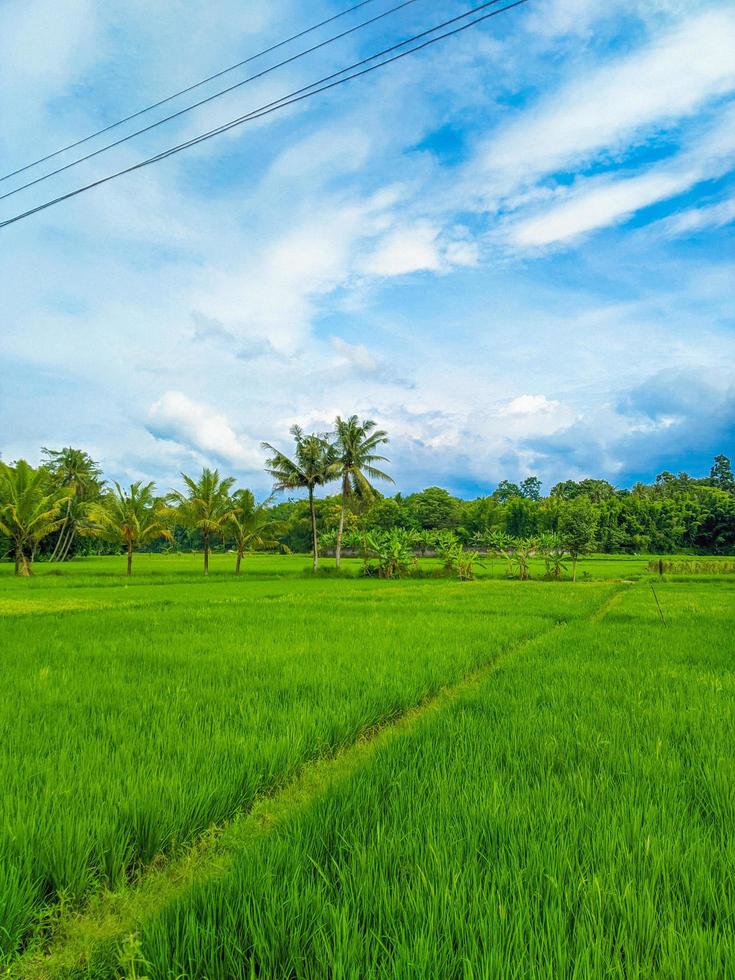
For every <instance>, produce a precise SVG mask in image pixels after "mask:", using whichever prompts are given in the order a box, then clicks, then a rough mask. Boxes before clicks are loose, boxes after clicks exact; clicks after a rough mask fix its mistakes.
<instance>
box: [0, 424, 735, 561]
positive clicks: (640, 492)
mask: <svg viewBox="0 0 735 980" xmlns="http://www.w3.org/2000/svg"><path fill="white" fill-rule="evenodd" d="M290 432H291V436H292V439H293V449H292V451H291V452H290V453H286V452H283V451H281V450H280V449H277V448H276V447H274V446H272V445H271V444H270V443H263V444H262V445H263V450H264V452H265V453H266V456H267V458H266V464H265V468H266V471H267V472H268V473H269V474H270V475H271V476H272V478H273V481H274V484H273V494H272V495H271V496H270V497H268V498H267V499H265V500H262V501H260V502H256V499H255V496H254V494H253V493H252V492H251V491H250V490H248V489H245V488H240V489H236V488H235V483H236V481H235V479H234V478H233V477H228V476H221V475H220V473H219V472H218V470H211V469H208V468H205V469H204V470H203V471H202V473H201V474H200V475H198V476H189V475H186V474H182V480H183V489H182V490H176V491H170V492H169V493H167V494H157V493H156V488H155V485H154V484H153V483H152V482H148V483H145V482H144V481H138V482H135V483H133V484H131V485H130V486H129V487H122V486H121V485H120V484H118V483H112V484H109V483H107V481H105V479H104V477H103V473H102V469H101V467H100V465H99V464H98V463H97V462H96V461H95V460H93V459H92V458H91V457H90V456H89V454H88V453H86V452H84V451H83V450H80V449H75V448H71V447H67V448H64V449H60V450H52V449H44V450H43V457H42V463H41V465H40V466H38V467H35V468H34V467H32V466H30V465H29V464H28V463H27V462H26V461H24V460H19V461H17V462H16V463H14V464H6V463H2V462H0V556H4V557H6V558H9V559H11V560H13V561H14V562H15V569H16V572H17V574H19V575H29V574H30V572H31V567H32V563H33V562H34V561H36V560H44V561H51V562H61V561H67V560H69V559H71V558H73V557H74V556H75V555H83V554H110V553H120V552H123V553H125V554H126V555H127V571H128V574H130V573H131V572H132V565H133V556H134V554H135V552H136V551H161V550H175V551H201V552H202V554H203V563H204V574H205V575H206V574H208V570H209V556H210V553H211V551H212V550H227V551H231V552H233V554H234V555H235V572H236V573H238V574H239V572H240V565H241V561H242V558H243V556H244V554H245V553H246V552H249V551H256V550H274V551H281V552H286V553H288V552H301V553H303V552H307V551H310V552H311V555H312V563H313V569H314V571H316V570H317V569H318V566H319V556H320V548H321V550H322V551H323V552H326V553H328V554H330V555H332V556H333V557H334V562H335V566H336V568H339V566H340V562H341V558H342V556H343V554H344V553H345V552H348V553H349V554H351V555H352V554H358V555H361V556H362V557H363V559H364V566H363V570H364V572H365V574H380V575H385V576H387V577H392V576H395V575H400V574H407V573H409V571H410V569H411V567H413V566H414V565H415V559H416V556H417V555H427V554H431V555H435V556H437V557H440V558H442V564H443V567H444V568H445V569H446V570H447V572H448V573H450V572H451V573H454V574H456V575H457V576H458V577H460V578H468V577H472V569H473V566H474V564H475V563H476V561H477V560H479V559H480V558H481V557H482V556H486V555H488V554H489V555H491V556H499V557H502V558H505V560H507V561H508V564H509V570H512V571H513V573H514V574H517V576H518V577H520V578H524V577H527V574H528V560H529V558H530V557H531V556H543V557H544V559H545V562H546V567H547V573H548V574H549V575H551V576H558V575H559V574H560V570H561V569H563V568H565V565H564V561H565V560H566V559H571V561H572V565H573V573H575V572H576V561H577V558H578V557H579V556H580V555H583V554H587V553H589V552H590V551H592V550H595V551H599V552H606V553H612V554H615V553H626V552H627V553H641V552H642V553H646V552H653V553H656V554H659V553H664V554H666V553H676V552H692V553H702V554H732V553H735V478H734V477H733V473H732V467H731V464H730V460H729V459H728V458H727V457H726V456H724V455H719V456H717V457H715V460H714V463H713V465H712V468H711V470H710V473H709V476H707V477H702V478H695V477H691V476H689V475H688V474H686V473H679V474H678V475H674V474H672V473H669V472H668V471H664V472H663V473H660V474H659V475H658V476H657V477H656V479H655V480H654V482H653V483H650V484H645V483H637V484H635V486H633V487H632V488H630V489H619V488H616V487H614V486H613V485H612V484H611V483H609V482H608V481H606V480H598V479H584V480H580V481H575V480H565V481H563V482H560V483H557V484H556V485H555V486H553V487H552V488H551V490H550V492H549V493H548V495H546V496H544V495H543V493H542V490H543V488H542V484H541V481H540V480H539V479H538V477H536V476H529V477H527V478H526V479H524V480H523V481H522V482H520V483H512V482H509V481H507V480H503V481H501V482H500V483H499V484H498V485H497V487H496V488H495V490H494V491H493V492H492V493H489V494H488V495H486V496H481V497H478V498H475V499H473V500H464V499H461V498H458V497H455V496H453V495H452V494H450V493H449V492H448V491H447V490H445V489H443V488H441V487H428V488H427V489H425V490H422V491H420V492H418V493H412V494H408V495H405V496H404V495H403V494H401V493H396V494H395V495H393V496H386V495H384V494H383V493H382V492H381V490H379V489H378V484H380V485H381V486H383V487H385V486H386V485H387V484H390V483H392V482H393V480H392V478H391V477H390V475H389V474H388V473H387V472H386V471H385V469H384V465H385V464H387V463H388V462H389V461H388V459H387V458H386V457H385V456H384V455H382V450H383V447H384V446H385V445H386V444H387V443H388V441H389V439H388V435H387V433H386V432H385V431H384V430H382V429H379V428H378V427H377V425H376V423H375V422H374V421H373V420H371V419H365V420H360V419H359V418H358V416H356V415H352V416H350V417H348V418H341V417H338V418H337V419H336V420H335V423H334V428H333V430H332V431H331V432H329V433H304V431H303V430H302V429H301V428H300V427H299V426H293V427H292V428H291V430H290ZM330 485H336V488H337V493H332V494H330V493H328V492H326V489H325V488H327V487H329V486H330ZM287 491H303V492H304V494H305V496H304V497H300V496H297V497H293V496H292V497H290V498H289V499H286V500H283V499H280V500H277V499H276V496H275V495H276V494H277V493H279V492H287ZM320 492H322V493H323V495H322V496H318V494H319V493H320Z"/></svg>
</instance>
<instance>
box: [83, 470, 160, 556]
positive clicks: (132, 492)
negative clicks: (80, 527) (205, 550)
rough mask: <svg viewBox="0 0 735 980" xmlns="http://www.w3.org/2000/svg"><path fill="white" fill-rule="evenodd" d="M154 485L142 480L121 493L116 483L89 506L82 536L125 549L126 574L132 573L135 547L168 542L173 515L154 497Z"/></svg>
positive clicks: (120, 488) (121, 490)
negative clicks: (157, 540) (97, 538)
mask: <svg viewBox="0 0 735 980" xmlns="http://www.w3.org/2000/svg"><path fill="white" fill-rule="evenodd" d="M153 487H154V484H153V483H146V484H144V483H143V481H142V480H139V481H138V482H137V483H133V484H131V486H130V489H129V490H123V489H122V487H121V486H120V484H119V483H116V484H115V489H114V491H111V492H110V493H108V494H107V495H106V496H105V497H104V498H103V499H102V500H99V501H97V502H96V503H93V504H91V505H90V507H89V510H88V514H87V519H88V526H87V528H85V530H84V531H83V533H84V534H93V535H95V537H100V538H104V539H105V540H107V541H114V542H115V543H117V544H121V545H123V546H124V548H125V550H126V552H127V556H128V571H127V573H128V575H132V573H133V552H134V551H135V549H136V548H139V547H140V546H141V545H143V544H146V543H147V542H148V541H153V540H154V539H155V538H166V540H168V541H170V540H171V538H172V537H173V535H172V534H171V528H170V526H169V525H170V521H171V517H172V516H173V512H172V511H171V510H170V508H167V507H165V506H164V505H163V504H162V502H161V501H160V500H156V499H155V497H154V496H153Z"/></svg>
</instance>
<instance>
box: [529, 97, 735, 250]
mask: <svg viewBox="0 0 735 980" xmlns="http://www.w3.org/2000/svg"><path fill="white" fill-rule="evenodd" d="M733 159H735V111H734V110H732V109H731V110H729V111H727V112H725V113H723V114H722V115H721V117H720V119H719V120H718V122H717V123H716V124H715V125H714V126H713V127H712V128H711V129H710V131H709V132H708V133H706V134H705V136H704V138H700V139H699V140H698V141H697V143H696V145H694V146H692V147H691V148H690V149H687V150H685V151H683V152H681V153H679V154H678V155H677V156H675V157H674V158H673V159H672V160H670V161H668V162H667V163H666V164H664V165H659V166H655V167H652V168H650V170H649V171H648V172H646V173H642V174H638V175H636V176H634V177H624V178H617V179H616V178H611V177H608V176H605V177H595V178H581V179H579V180H577V181H575V183H574V184H573V185H572V187H571V188H570V189H569V191H566V192H562V193H566V195H567V196H566V200H563V201H562V202H561V203H560V204H556V205H554V206H552V207H550V208H548V210H546V211H545V212H543V213H541V214H538V215H534V216H533V217H530V218H526V219H521V220H520V221H518V222H517V223H510V238H511V241H513V242H514V243H515V244H516V245H521V246H528V247H538V246H544V245H550V244H552V243H553V242H559V241H563V240H565V239H568V238H574V237H575V236H577V235H580V234H582V233H584V232H588V231H591V230H592V229H595V228H602V227H605V226H608V225H612V224H615V223H617V222H619V221H622V220H625V219H626V218H627V217H628V216H629V215H631V214H633V213H634V212H635V211H638V210H639V209H641V208H644V207H648V206H649V205H651V204H655V203H657V202H658V201H663V200H666V199H667V198H670V197H674V196H675V195H676V194H681V193H683V192H684V191H687V190H688V189H689V188H690V187H692V186H694V185H695V184H697V183H698V182H700V181H702V180H705V179H708V178H709V179H711V178H714V177H718V176H720V175H721V174H722V173H725V172H727V170H729V169H730V168H731V167H732V165H733ZM716 220H717V218H716V217H715V216H714V215H713V222H712V223H714V221H716ZM722 223H724V222H722Z"/></svg>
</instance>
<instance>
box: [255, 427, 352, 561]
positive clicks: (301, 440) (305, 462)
mask: <svg viewBox="0 0 735 980" xmlns="http://www.w3.org/2000/svg"><path fill="white" fill-rule="evenodd" d="M289 431H290V433H291V435H292V436H293V438H294V442H295V444H296V445H295V452H294V456H293V459H290V458H289V457H288V456H286V455H284V453H282V452H280V451H279V450H278V449H275V448H274V447H273V446H271V444H270V443H269V442H264V443H261V445H262V446H263V449H264V450H265V451H266V452H267V453H270V456H269V458H268V459H267V460H266V463H265V468H266V470H267V471H268V473H270V475H271V476H272V477H273V478H274V480H275V484H274V489H275V490H297V489H305V490H306V491H307V492H308V494H309V514H310V516H311V541H312V555H313V568H314V571H316V570H317V568H318V567H319V537H318V533H317V527H316V508H315V506H314V490H315V489H316V487H320V486H323V485H324V484H325V483H329V482H330V480H334V479H336V478H337V477H338V476H339V472H340V469H339V464H338V462H337V460H338V455H337V449H336V447H335V446H334V444H333V443H331V442H330V441H329V437H328V436H327V435H325V434H321V433H312V434H311V435H308V436H305V435H304V433H303V431H302V429H301V427H300V426H298V425H292V426H291V428H290V430H289Z"/></svg>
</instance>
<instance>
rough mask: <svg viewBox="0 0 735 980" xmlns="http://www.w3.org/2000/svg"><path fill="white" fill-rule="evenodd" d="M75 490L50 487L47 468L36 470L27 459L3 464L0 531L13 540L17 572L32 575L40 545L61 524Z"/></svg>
mask: <svg viewBox="0 0 735 980" xmlns="http://www.w3.org/2000/svg"><path fill="white" fill-rule="evenodd" d="M72 492H73V491H72V490H71V488H69V487H54V486H50V485H49V474H48V470H46V469H45V468H44V467H39V468H38V469H34V468H33V467H32V466H30V465H29V464H28V463H27V462H26V461H25V460H24V459H19V460H18V462H17V463H16V464H15V466H7V465H6V464H5V463H0V534H4V535H5V536H6V537H8V538H10V540H11V542H12V545H13V551H14V553H15V574H16V575H23V576H28V575H30V574H31V564H32V562H33V555H34V553H35V550H36V546H37V545H38V542H39V541H41V540H42V539H43V538H45V537H47V536H48V535H49V534H53V532H54V531H58V529H59V528H60V527H61V525H62V523H63V520H64V519H63V517H62V516H61V510H62V507H63V506H64V504H65V503H66V502H67V500H68V499H69V497H70V496H71V494H72Z"/></svg>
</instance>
